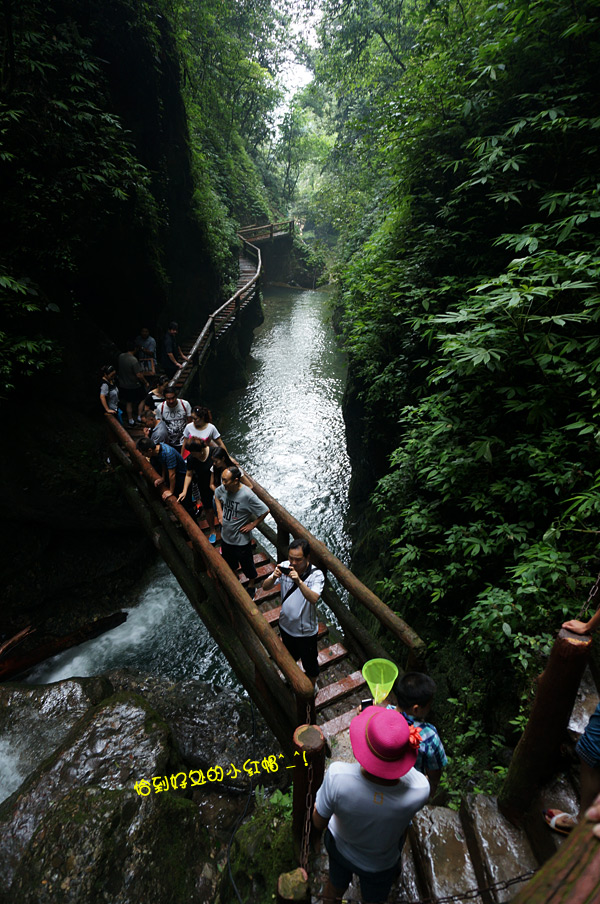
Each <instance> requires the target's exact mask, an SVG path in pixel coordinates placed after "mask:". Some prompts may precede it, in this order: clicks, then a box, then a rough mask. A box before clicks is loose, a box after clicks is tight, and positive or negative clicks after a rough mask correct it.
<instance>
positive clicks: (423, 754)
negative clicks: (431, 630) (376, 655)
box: [388, 672, 448, 797]
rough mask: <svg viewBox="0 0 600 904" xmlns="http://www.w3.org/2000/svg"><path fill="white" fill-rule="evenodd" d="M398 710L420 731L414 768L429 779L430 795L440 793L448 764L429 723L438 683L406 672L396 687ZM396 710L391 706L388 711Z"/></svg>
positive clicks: (426, 677) (423, 676) (440, 743)
mask: <svg viewBox="0 0 600 904" xmlns="http://www.w3.org/2000/svg"><path fill="white" fill-rule="evenodd" d="M396 689H397V697H398V706H397V709H398V711H399V712H401V713H402V715H403V716H404V717H405V719H406V720H407V722H408V724H409V725H415V726H416V727H417V728H418V729H419V730H420V732H421V746H420V747H419V753H418V754H417V762H416V763H415V769H418V770H419V772H422V773H423V774H424V775H426V776H427V778H428V779H429V784H430V786H431V795H430V797H433V796H434V794H435V792H436V791H437V787H438V785H439V783H440V777H441V775H442V769H443V768H444V766H447V765H448V759H447V757H446V753H445V751H444V745H443V744H442V742H441V740H440V736H439V734H438V733H437V729H436V727H435V726H434V725H432V724H431V722H426V721H425V720H426V719H427V716H428V715H429V710H430V709H431V704H432V702H433V695H434V694H435V681H434V680H433V678H430V677H429V675H425V674H423V672H405V673H404V675H403V676H402V678H401V679H400V680H399V681H398V683H397V685H396ZM393 708H394V707H390V706H388V709H393Z"/></svg>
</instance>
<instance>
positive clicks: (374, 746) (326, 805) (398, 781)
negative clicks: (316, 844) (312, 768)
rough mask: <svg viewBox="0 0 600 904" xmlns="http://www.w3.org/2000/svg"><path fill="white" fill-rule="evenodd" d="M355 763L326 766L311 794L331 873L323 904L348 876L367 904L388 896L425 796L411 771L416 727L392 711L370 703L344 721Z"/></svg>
mask: <svg viewBox="0 0 600 904" xmlns="http://www.w3.org/2000/svg"><path fill="white" fill-rule="evenodd" d="M350 742H351V744H352V750H353V752H354V756H355V757H356V759H357V760H358V762H357V763H331V765H330V766H329V769H328V770H327V773H326V774H325V778H324V780H323V784H322V785H321V787H320V788H319V790H318V792H317V797H316V800H315V807H314V810H313V817H312V818H313V825H314V827H315V829H316V830H317V833H318V835H319V837H320V834H321V832H323V831H324V830H325V829H326V830H327V831H326V832H325V847H326V848H327V851H328V854H329V878H328V881H327V885H326V886H325V890H324V892H323V901H324V904H334V902H339V901H341V900H342V895H343V894H344V892H345V891H346V889H347V887H348V885H349V883H350V881H351V879H352V874H353V873H355V874H356V875H357V876H358V877H359V880H360V890H361V895H362V899H363V902H365V904H380V902H384V901H386V900H387V897H388V895H389V893H390V889H391V887H392V883H393V882H394V880H395V879H396V878H397V877H398V874H399V872H400V854H401V851H402V845H403V844H404V839H405V836H406V830H407V828H408V826H409V824H410V821H411V819H412V817H413V816H414V815H415V813H416V812H417V811H418V810H420V809H421V807H423V806H424V805H425V804H426V803H427V799H428V798H429V782H428V781H427V779H426V777H425V776H424V775H423V774H422V773H421V772H417V770H416V769H415V768H414V766H415V762H416V759H417V752H418V749H419V729H418V728H416V726H414V725H409V724H408V722H407V721H406V719H405V718H404V716H403V715H402V714H401V713H399V712H397V711H396V710H388V709H384V708H383V707H381V706H369V707H368V708H367V709H365V710H364V711H363V712H362V713H360V715H358V716H355V718H354V719H353V720H352V722H351V723H350Z"/></svg>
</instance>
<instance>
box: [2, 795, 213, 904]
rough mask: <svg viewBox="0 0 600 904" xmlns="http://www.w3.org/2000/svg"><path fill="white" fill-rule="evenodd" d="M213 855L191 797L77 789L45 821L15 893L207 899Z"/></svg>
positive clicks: (36, 902) (27, 903)
mask: <svg viewBox="0 0 600 904" xmlns="http://www.w3.org/2000/svg"><path fill="white" fill-rule="evenodd" d="M207 859H208V838H207V835H206V832H205V831H204V829H202V827H201V826H200V824H199V819H198V812H197V808H196V807H195V806H194V804H192V803H191V801H188V800H184V799H182V798H177V797H175V796H174V795H172V794H170V793H168V792H165V793H162V794H159V795H157V796H155V797H150V798H140V797H138V796H137V795H135V794H132V793H131V791H128V790H126V791H107V790H101V789H99V788H90V787H88V788H75V789H73V790H72V791H70V792H69V793H68V794H67V795H66V796H65V797H63V798H62V800H61V801H60V802H59V803H58V804H56V805H55V806H53V807H51V808H50V809H49V811H48V813H47V814H46V815H45V816H44V818H43V820H42V821H41V823H40V825H39V826H38V828H37V830H36V832H35V834H34V836H33V838H32V839H31V842H30V844H29V846H28V848H27V851H26V852H25V855H24V856H23V858H22V860H21V862H20V864H19V867H18V869H17V872H16V874H15V879H14V882H13V884H12V887H11V896H12V898H13V900H15V901H19V902H21V904H44V902H52V904H76V902H77V904H79V902H81V901H85V902H86V904H108V902H110V904H129V902H131V904H134V902H135V904H137V902H139V901H143V902H144V904H167V902H175V901H176V902H177V904H185V902H190V904H192V902H193V904H195V902H198V904H201V902H202V904H204V902H205V901H206V900H210V897H207V896H208V895H210V894H211V889H210V888H208V887H206V886H207V883H206V880H205V879H203V877H202V874H201V870H202V865H203V863H204V862H205V861H206V860H207Z"/></svg>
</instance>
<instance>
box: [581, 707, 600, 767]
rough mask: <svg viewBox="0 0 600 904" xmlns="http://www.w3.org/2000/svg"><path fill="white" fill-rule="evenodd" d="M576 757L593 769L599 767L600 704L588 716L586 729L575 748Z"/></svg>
mask: <svg viewBox="0 0 600 904" xmlns="http://www.w3.org/2000/svg"><path fill="white" fill-rule="evenodd" d="M575 750H576V752H577V755H578V756H580V757H581V759H582V760H583V762H584V763H587V764H588V766H592V767H593V768H598V766H600V703H599V704H598V706H597V707H596V709H595V710H594V712H593V713H592V715H591V716H590V721H589V722H588V724H587V728H586V730H585V731H584V733H583V734H582V735H581V737H580V738H579V741H578V742H577V746H576V747H575Z"/></svg>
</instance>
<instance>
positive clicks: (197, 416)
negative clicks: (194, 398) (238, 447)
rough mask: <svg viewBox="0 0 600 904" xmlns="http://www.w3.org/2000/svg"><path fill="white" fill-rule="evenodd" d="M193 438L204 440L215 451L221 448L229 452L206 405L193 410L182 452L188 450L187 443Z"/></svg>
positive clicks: (184, 433)
mask: <svg viewBox="0 0 600 904" xmlns="http://www.w3.org/2000/svg"><path fill="white" fill-rule="evenodd" d="M191 437H194V438H195V439H203V440H204V441H205V442H207V443H209V444H210V446H211V447H212V448H213V449H214V448H215V447H216V446H220V447H221V449H225V451H226V452H227V447H226V445H225V443H224V442H223V440H222V439H221V434H220V433H219V431H218V430H217V428H216V427H215V425H214V424H213V422H212V414H211V411H210V409H209V408H207V407H206V406H205V405H196V406H194V408H192V423H191V424H186V426H185V429H184V431H183V446H182V449H181V451H182V452H183V450H184V449H187V442H188V439H189V438H191Z"/></svg>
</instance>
